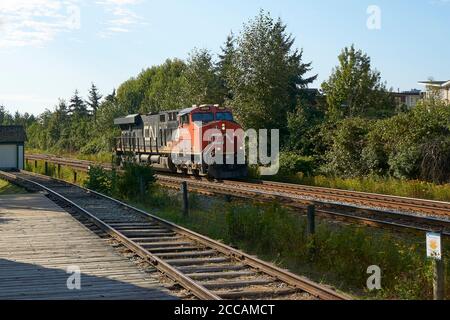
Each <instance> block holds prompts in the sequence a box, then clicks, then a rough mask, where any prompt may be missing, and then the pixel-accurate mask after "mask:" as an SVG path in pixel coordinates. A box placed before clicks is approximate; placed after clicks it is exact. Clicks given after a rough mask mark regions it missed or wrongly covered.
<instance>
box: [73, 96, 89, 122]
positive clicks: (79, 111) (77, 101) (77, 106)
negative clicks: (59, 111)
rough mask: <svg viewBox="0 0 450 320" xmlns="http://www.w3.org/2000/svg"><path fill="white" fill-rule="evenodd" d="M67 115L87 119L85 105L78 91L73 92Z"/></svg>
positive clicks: (87, 113) (87, 112)
mask: <svg viewBox="0 0 450 320" xmlns="http://www.w3.org/2000/svg"><path fill="white" fill-rule="evenodd" d="M69 113H70V114H71V115H73V116H78V117H87V116H88V115H89V111H88V109H87V107H86V104H85V103H84V101H83V99H81V97H80V95H79V93H78V90H75V93H74V95H73V96H72V98H70V104H69Z"/></svg>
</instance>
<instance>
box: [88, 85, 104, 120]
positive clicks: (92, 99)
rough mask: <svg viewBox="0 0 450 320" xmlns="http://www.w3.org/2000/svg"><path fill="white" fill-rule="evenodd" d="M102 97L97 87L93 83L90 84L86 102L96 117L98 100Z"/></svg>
mask: <svg viewBox="0 0 450 320" xmlns="http://www.w3.org/2000/svg"><path fill="white" fill-rule="evenodd" d="M102 98H103V96H102V95H101V94H100V93H99V92H98V89H97V87H96V86H95V84H94V83H92V85H91V89H90V90H89V95H88V100H87V101H86V103H87V104H88V105H89V106H90V107H91V109H92V114H93V115H94V117H95V118H96V115H97V110H98V108H99V106H100V100H101V99H102Z"/></svg>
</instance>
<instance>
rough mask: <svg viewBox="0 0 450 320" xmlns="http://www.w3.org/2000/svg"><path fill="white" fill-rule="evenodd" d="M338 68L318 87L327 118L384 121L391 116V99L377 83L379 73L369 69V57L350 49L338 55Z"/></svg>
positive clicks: (392, 111)
mask: <svg viewBox="0 0 450 320" xmlns="http://www.w3.org/2000/svg"><path fill="white" fill-rule="evenodd" d="M338 58H339V66H338V67H336V68H335V69H334V70H333V73H332V75H331V76H330V78H329V79H328V81H326V82H324V83H323V84H322V90H323V92H324V94H325V95H326V99H327V103H328V108H329V109H328V112H329V116H330V117H331V118H332V119H335V120H338V119H342V118H345V117H357V116H367V117H377V118H378V117H385V116H389V115H392V114H393V113H394V112H395V103H394V100H393V98H392V97H391V96H390V95H389V94H388V93H387V91H386V88H385V85H384V84H383V83H382V82H381V76H380V73H379V72H378V71H376V70H372V69H371V62H370V57H369V56H368V55H367V54H364V53H363V52H362V51H361V50H356V49H355V47H354V46H353V45H352V46H351V47H350V48H344V50H343V51H342V53H341V54H340V55H339V57H338Z"/></svg>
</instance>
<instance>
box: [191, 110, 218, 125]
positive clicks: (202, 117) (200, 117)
mask: <svg viewBox="0 0 450 320" xmlns="http://www.w3.org/2000/svg"><path fill="white" fill-rule="evenodd" d="M192 121H194V122H203V123H207V122H211V121H214V114H212V113H211V112H208V113H194V114H193V115H192Z"/></svg>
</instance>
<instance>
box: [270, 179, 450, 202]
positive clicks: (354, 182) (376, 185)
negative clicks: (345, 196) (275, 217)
mask: <svg viewBox="0 0 450 320" xmlns="http://www.w3.org/2000/svg"><path fill="white" fill-rule="evenodd" d="M263 178H264V179H268V180H275V181H280V182H290V183H297V184H303V185H309V186H316V187H325V188H335V189H343V190H352V191H361V192H371V193H379V194H387V195H394V196H401V197H409V198H420V199H429V200H438V201H450V184H442V185H439V184H435V183H431V182H426V181H420V180H399V179H394V178H380V177H361V178H353V179H344V178H339V177H326V176H313V177H308V176H304V175H303V174H301V173H300V174H297V175H294V176H290V177H288V178H287V177H277V176H275V177H263Z"/></svg>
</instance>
